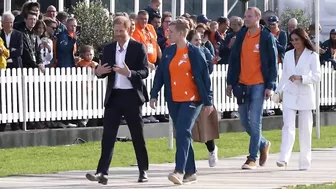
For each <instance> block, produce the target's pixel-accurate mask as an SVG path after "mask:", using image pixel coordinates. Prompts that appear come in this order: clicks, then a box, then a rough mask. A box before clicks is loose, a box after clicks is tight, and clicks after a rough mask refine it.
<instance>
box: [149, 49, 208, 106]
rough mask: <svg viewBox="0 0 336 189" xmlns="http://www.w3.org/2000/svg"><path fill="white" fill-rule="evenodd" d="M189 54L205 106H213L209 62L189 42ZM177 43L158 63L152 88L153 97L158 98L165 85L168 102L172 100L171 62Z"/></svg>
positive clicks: (166, 51)
mask: <svg viewBox="0 0 336 189" xmlns="http://www.w3.org/2000/svg"><path fill="white" fill-rule="evenodd" d="M187 46H188V56H189V60H190V64H191V69H192V73H193V75H194V78H195V84H196V86H197V89H198V93H199V95H200V98H201V102H202V103H203V104H204V105H205V106H212V96H213V93H212V90H211V80H210V74H209V71H208V66H207V62H206V60H205V57H204V55H203V54H202V52H201V49H200V48H198V47H195V46H194V45H192V44H190V43H188V44H187ZM176 49H177V47H176V44H174V45H171V46H169V47H167V48H166V49H165V51H164V52H163V55H162V59H161V62H160V64H159V65H158V67H157V69H156V73H155V77H154V83H153V88H152V90H151V99H157V98H158V93H159V92H160V90H161V88H162V86H163V85H164V97H165V100H166V101H167V102H172V101H173V98H172V92H171V83H170V82H171V81H170V72H169V64H170V62H171V61H172V59H173V58H174V56H175V54H176Z"/></svg>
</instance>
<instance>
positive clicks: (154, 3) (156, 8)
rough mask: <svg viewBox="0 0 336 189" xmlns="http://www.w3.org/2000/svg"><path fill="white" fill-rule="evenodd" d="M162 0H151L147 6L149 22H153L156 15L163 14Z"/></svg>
mask: <svg viewBox="0 0 336 189" xmlns="http://www.w3.org/2000/svg"><path fill="white" fill-rule="evenodd" d="M160 6H161V0H150V3H149V5H148V6H147V7H146V8H145V11H147V13H148V22H149V23H152V20H153V19H154V15H161V13H160Z"/></svg>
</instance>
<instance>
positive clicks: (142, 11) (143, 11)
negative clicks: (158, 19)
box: [138, 10, 149, 16]
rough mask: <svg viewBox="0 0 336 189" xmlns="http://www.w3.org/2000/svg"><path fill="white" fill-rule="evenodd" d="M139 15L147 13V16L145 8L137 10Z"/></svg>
mask: <svg viewBox="0 0 336 189" xmlns="http://www.w3.org/2000/svg"><path fill="white" fill-rule="evenodd" d="M139 15H147V16H149V14H148V12H147V11H146V10H140V11H139V12H138V16H139Z"/></svg>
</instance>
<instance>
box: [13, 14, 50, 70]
mask: <svg viewBox="0 0 336 189" xmlns="http://www.w3.org/2000/svg"><path fill="white" fill-rule="evenodd" d="M24 22H25V26H24V28H19V29H20V30H19V31H20V32H22V33H23V54H22V61H23V67H24V68H37V67H38V68H40V70H41V71H42V72H44V65H43V64H42V59H41V53H40V51H39V47H38V36H36V35H35V34H34V31H33V28H34V27H35V24H36V22H37V13H36V12H29V13H28V14H26V15H25V18H24Z"/></svg>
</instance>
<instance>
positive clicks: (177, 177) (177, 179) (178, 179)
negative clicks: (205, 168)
mask: <svg viewBox="0 0 336 189" xmlns="http://www.w3.org/2000/svg"><path fill="white" fill-rule="evenodd" d="M168 180H170V181H171V182H172V183H174V184H178V185H182V184H183V175H182V174H180V173H170V174H169V175H168Z"/></svg>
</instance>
